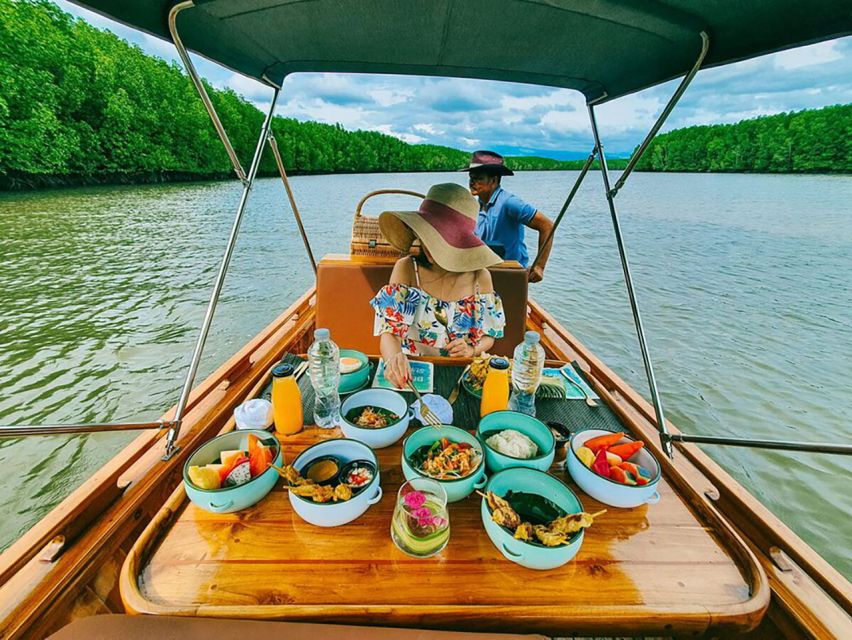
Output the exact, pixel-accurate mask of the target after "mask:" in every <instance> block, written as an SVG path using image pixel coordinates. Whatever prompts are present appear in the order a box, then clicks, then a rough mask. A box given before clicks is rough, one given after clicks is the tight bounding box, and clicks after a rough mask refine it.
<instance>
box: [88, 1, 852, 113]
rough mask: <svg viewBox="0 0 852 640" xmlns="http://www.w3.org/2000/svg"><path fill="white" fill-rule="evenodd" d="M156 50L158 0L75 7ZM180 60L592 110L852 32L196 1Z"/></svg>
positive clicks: (714, 5) (510, 4) (685, 20)
mask: <svg viewBox="0 0 852 640" xmlns="http://www.w3.org/2000/svg"><path fill="white" fill-rule="evenodd" d="M74 1H75V2H76V4H78V5H81V6H84V7H87V8H89V9H92V10H94V11H97V12H99V13H101V14H103V15H106V16H109V17H110V18H113V19H116V20H118V21H120V22H123V23H125V24H127V25H130V26H132V27H135V28H137V29H141V30H143V31H146V32H148V33H150V34H153V35H155V36H159V37H162V38H166V39H170V38H169V28H168V24H167V22H168V14H169V10H170V9H171V8H172V6H174V5H175V4H176V3H175V2H173V1H169V0H83V1H77V0H74ZM178 27H179V29H180V33H181V37H182V39H183V40H184V43H185V44H186V46H187V48H188V49H190V50H191V51H194V52H195V53H198V54H200V55H202V56H204V57H206V58H209V59H211V60H213V61H215V62H218V63H220V64H223V65H225V66H226V67H229V68H230V69H232V70H234V71H237V72H239V73H242V74H244V75H246V76H249V77H251V78H254V79H256V80H259V81H261V82H264V83H266V84H269V85H273V86H276V85H277V86H280V84H281V82H282V81H283V79H284V77H286V76H287V75H288V74H290V73H294V72H300V71H308V72H322V71H326V72H352V73H393V74H403V75H421V76H445V77H461V78H480V79H486V80H502V81H509V82H524V83H529V84H539V85H547V86H553V87H563V88H567V89H576V90H578V91H580V92H582V93H583V94H584V95H585V97H586V99H587V101H588V102H590V103H591V102H604V101H607V100H612V99H614V98H618V97H620V96H623V95H626V94H629V93H632V92H634V91H639V90H640V89H644V88H647V87H651V86H654V85H656V84H659V83H661V82H665V81H667V80H670V79H672V78H675V77H677V76H681V75H684V74H685V73H686V72H687V71H688V70H689V69H690V67H691V66H692V65H693V63H694V61H695V59H696V57H697V56H698V54H699V51H700V50H701V46H702V42H701V38H700V37H699V34H700V33H701V32H702V31H704V32H706V33H707V35H708V36H709V37H710V43H711V46H710V50H709V53H708V54H707V57H706V59H705V61H704V64H703V67H705V68H706V67H712V66H718V65H724V64H727V63H730V62H735V61H737V60H744V59H747V58H751V57H754V56H759V55H762V54H766V53H771V52H773V51H780V50H783V49H788V48H791V47H796V46H800V45H804V44H811V43H814V42H819V41H822V40H827V39H830V38H835V37H840V36H845V35H849V34H850V33H852V2H849V1H848V0H808V1H807V2H803V1H802V0H748V1H747V2H743V0H713V1H709V0H704V1H696V0H665V1H655V0H487V1H483V0H405V1H402V2H401V1H400V0H358V1H357V2H341V1H340V0H196V1H195V8H194V9H193V10H191V11H185V12H183V13H182V15H181V16H180V20H179V23H178Z"/></svg>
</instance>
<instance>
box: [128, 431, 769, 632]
mask: <svg viewBox="0 0 852 640" xmlns="http://www.w3.org/2000/svg"><path fill="white" fill-rule="evenodd" d="M337 436H339V433H338V432H337V431H336V430H334V431H325V430H320V429H316V428H309V429H307V430H306V431H304V432H303V433H301V434H299V435H297V436H291V437H288V438H282V439H281V440H282V443H283V445H284V451H285V459H286V460H292V459H293V458H294V457H295V456H296V455H297V454H298V453H299V452H300V451H301V450H303V449H304V448H306V447H307V446H309V445H310V444H313V443H314V442H316V441H318V440H320V439H325V438H330V437H337ZM400 452H401V446H400V445H399V444H398V445H395V446H393V447H389V448H387V449H383V450H380V451H378V452H377V454H378V457H379V462H380V467H381V479H382V488H383V491H384V497H383V498H382V500H381V502H380V503H379V504H377V505H376V506H374V507H371V508H370V510H369V511H367V513H366V514H364V515H363V516H362V517H361V518H360V519H359V520H357V521H355V522H354V523H351V524H349V525H345V526H343V527H338V528H335V529H321V528H318V527H314V526H312V525H309V524H307V523H305V522H304V521H302V520H301V519H300V518H299V517H298V516H297V515H296V514H295V513H294V512H293V511H292V509H291V507H290V504H289V501H288V499H287V494H286V490H284V489H283V488H282V486H281V484H280V483H279V485H278V486H277V487H276V489H275V490H273V492H272V493H271V494H270V495H269V496H267V497H266V498H265V499H264V500H262V501H261V502H260V503H259V504H257V505H256V506H255V507H253V508H250V509H248V510H246V511H244V512H242V513H237V514H223V515H216V514H211V513H208V512H206V511H203V510H201V509H199V508H197V507H195V506H194V505H192V504H190V503H188V502H187V500H186V497H185V493H184V492H183V489H182V488H179V489H178V490H176V491H175V493H174V494H173V495H172V498H171V499H170V501H169V503H168V504H167V505H166V507H165V509H164V510H163V511H161V513H160V515H159V516H158V518H157V519H155V521H153V522H152V523H151V525H149V527H148V529H147V530H146V532H145V533H144V535H143V536H142V538H141V539H140V540H139V541H138V542H137V545H136V547H135V548H134V551H133V552H132V553H131V554H130V556H128V560H127V562H126V563H125V565H124V567H123V569H122V576H121V594H122V598H123V600H124V603H125V606H126V607H127V608H128V610H130V611H133V612H138V613H149V614H160V615H189V616H199V615H200V616H218V617H234V618H249V619H251V618H255V619H290V620H316V621H324V622H347V623H361V624H379V625H396V626H416V627H422V628H443V629H470V630H474V629H476V630H492V631H520V632H533V631H536V632H542V633H547V634H551V635H574V634H599V633H611V634H622V633H625V634H631V635H647V634H664V635H671V634H682V633H701V632H706V631H725V632H730V631H736V630H746V629H749V628H751V627H753V626H755V625H756V624H757V623H758V621H759V619H760V617H761V615H762V613H763V611H764V610H765V607H766V604H767V603H766V601H765V598H763V597H753V595H752V594H753V592H754V590H755V585H752V584H750V583H749V581H750V578H749V577H748V576H751V575H755V574H754V573H753V572H752V569H753V568H750V567H743V566H740V562H741V560H737V558H748V557H749V556H750V554H749V553H748V552H747V551H746V550H745V549H743V548H735V549H734V550H733V552H732V546H733V547H737V546H738V545H741V543H739V542H738V541H737V540H736V539H735V538H730V539H727V540H725V541H722V540H720V539H718V538H717V537H716V536H715V535H714V534H712V533H711V532H710V530H709V529H708V527H706V526H704V525H702V523H701V522H700V521H699V520H698V519H697V517H696V515H695V514H694V513H693V512H692V511H691V510H690V509H689V508H688V506H687V505H686V503H685V502H684V501H683V500H682V499H681V498H680V497H679V496H678V495H677V494H676V493H675V492H674V491H673V490H672V488H671V487H670V485H669V484H668V483H667V482H665V480H664V481H662V482H661V483H660V489H659V490H660V493H661V495H662V500H661V501H660V503H659V504H656V505H652V506H644V507H640V508H637V509H614V508H610V509H609V511H608V512H607V514H606V515H605V516H604V517H602V518H601V519H600V521H599V522H598V523H596V524H595V526H594V527H593V528H592V529H591V530H589V531H587V533H586V539H585V542H584V544H583V547H582V549H581V550H580V552H579V554H578V555H577V557H576V558H575V559H574V560H573V561H572V562H570V563H569V564H567V565H565V566H564V567H561V568H559V569H555V570H552V571H547V572H537V571H532V570H529V569H524V568H522V567H519V566H517V565H515V564H513V563H511V562H509V561H507V560H506V559H504V558H503V556H502V555H501V554H500V553H499V552H498V551H497V549H496V548H495V547H494V546H493V545H492V544H491V541H490V540H489V538H488V536H487V535H486V533H485V531H484V529H483V526H482V523H481V520H480V514H479V504H480V503H479V498H478V497H476V496H471V497H469V498H467V499H466V500H463V501H461V502H459V503H456V504H453V505H452V506H451V510H450V522H451V530H452V535H451V539H450V543H449V545H448V546H447V548H446V549H445V550H444V551H443V552H442V553H441V554H440V555H438V556H437V557H435V558H432V559H425V560H420V559H414V558H410V557H408V556H406V555H404V554H403V553H401V552H400V551H399V550H397V549H396V547H395V546H394V544H393V542H392V541H391V538H390V532H389V528H390V520H391V514H392V511H393V503H394V496H395V493H396V490H397V488H398V486H399V484H400V483H401V482H402V480H403V478H402V472H401V470H400ZM560 457H562V456H560ZM552 473H554V474H555V475H556V476H557V477H560V478H562V479H566V480H567V477H566V475H565V473H564V471H563V470H562V468H561V466H560V465H559V463H558V462H557V463H556V464H555V465H554V467H553V469H552ZM573 488H574V489H575V491H577V492H578V495H580V497H581V500H582V501H583V504H584V506H585V508H586V510H588V511H597V510H598V509H601V508H605V507H604V506H602V505H600V503H597V502H596V501H594V500H592V499H591V498H590V497H588V496H586V495H585V494H582V493H581V492H579V490H578V489H577V488H576V487H573ZM758 590H760V589H758Z"/></svg>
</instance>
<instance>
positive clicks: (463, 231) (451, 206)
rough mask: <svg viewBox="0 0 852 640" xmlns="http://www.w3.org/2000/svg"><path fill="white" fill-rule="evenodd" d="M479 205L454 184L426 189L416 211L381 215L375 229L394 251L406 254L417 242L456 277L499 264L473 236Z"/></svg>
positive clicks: (480, 241) (474, 235) (466, 192)
mask: <svg viewBox="0 0 852 640" xmlns="http://www.w3.org/2000/svg"><path fill="white" fill-rule="evenodd" d="M478 214H479V205H478V203H477V201H476V198H474V197H473V196H472V195H470V192H469V191H468V190H467V189H465V188H464V187H463V186H461V185H458V184H455V183H446V184H436V185H434V186H433V187H432V188H430V189H429V192H428V193H427V194H426V198H425V199H424V200H423V202H421V203H420V207H419V208H418V210H417V211H385V212H383V213H382V214H381V215H380V216H379V228H380V229H381V231H382V235H383V236H384V237H385V238H387V241H388V242H390V243H391V244H392V245H393V246H394V247H395V248H396V249H397V250H399V251H401V252H402V253H408V251H409V249H411V245H412V243H413V242H414V240H415V239H418V238H419V239H420V242H421V244H423V245H424V246H425V247H426V248H427V249H428V250H429V253H430V254H431V256H432V258H433V259H434V260H435V262H436V263H438V266H440V267H442V268H444V269H446V270H447V271H455V272H457V273H461V272H465V271H477V270H479V269H485V268H486V267H491V266H493V265H495V264H499V263H500V262H502V260H501V259H500V257H499V256H498V255H497V254H496V253H494V252H493V251H492V250H491V249H489V248H488V246H487V245H486V244H485V243H484V242H482V240H480V239H479V238H478V237H477V236H476V233H475V232H474V230H475V228H476V217H477V215H478Z"/></svg>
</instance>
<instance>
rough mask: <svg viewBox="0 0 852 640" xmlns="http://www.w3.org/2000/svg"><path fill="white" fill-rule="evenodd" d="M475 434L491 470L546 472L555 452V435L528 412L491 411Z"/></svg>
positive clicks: (480, 422)
mask: <svg viewBox="0 0 852 640" xmlns="http://www.w3.org/2000/svg"><path fill="white" fill-rule="evenodd" d="M476 437H477V438H479V440H480V442H482V449H483V451H484V452H485V464H486V466H487V467H488V470H489V471H490V472H491V473H496V472H497V471H502V470H503V469H511V468H514V467H526V468H528V469H538V470H539V471H547V470H548V469H550V466H551V465H552V464H553V457H554V456H555V455H556V438H554V437H553V433H552V432H551V430H550V428H549V427H548V426H547V425H546V424H544V423H543V422H542V421H541V420H536V419H535V418H533V417H532V416H528V415H526V414H525V413H518V412H516V411H495V412H493V413H489V414H488V415H487V416H485V417H484V418H483V419H482V420H480V421H479V426H478V427H477V429H476Z"/></svg>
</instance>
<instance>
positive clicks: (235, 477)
mask: <svg viewBox="0 0 852 640" xmlns="http://www.w3.org/2000/svg"><path fill="white" fill-rule="evenodd" d="M249 480H251V467H250V465H249V459H248V458H246V457H245V456H243V457H241V458H240V459H239V460H237V461H236V462H235V464H234V467H233V468H232V469H231V470H230V472H228V475H227V476H226V477H225V486H226V487H236V486H239V485H241V484H245V483H246V482H248V481H249Z"/></svg>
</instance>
